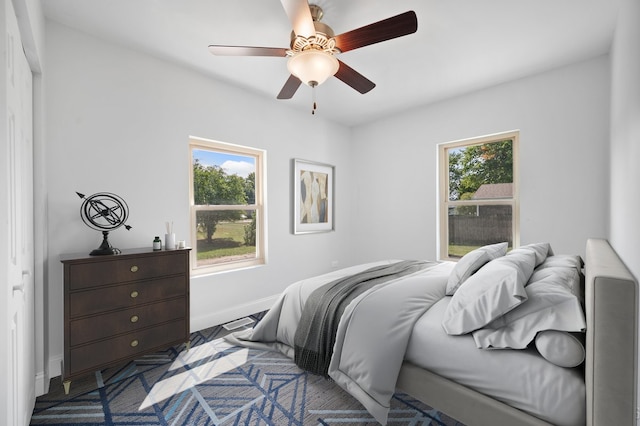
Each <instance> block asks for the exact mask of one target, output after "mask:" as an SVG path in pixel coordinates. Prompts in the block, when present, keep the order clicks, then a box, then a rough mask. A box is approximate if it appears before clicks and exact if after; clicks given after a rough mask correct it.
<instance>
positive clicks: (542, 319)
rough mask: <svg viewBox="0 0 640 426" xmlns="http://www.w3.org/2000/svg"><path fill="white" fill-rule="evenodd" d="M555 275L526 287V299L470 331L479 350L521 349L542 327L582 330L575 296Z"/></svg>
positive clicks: (580, 316)
mask: <svg viewBox="0 0 640 426" xmlns="http://www.w3.org/2000/svg"><path fill="white" fill-rule="evenodd" d="M558 279H559V278H558V276H557V275H550V276H548V277H545V278H543V279H542V280H540V281H536V282H533V283H530V284H529V285H528V286H527V289H526V292H527V296H528V298H527V300H526V302H523V303H522V304H521V305H520V306H518V307H517V308H515V309H513V310H512V311H511V312H509V313H507V314H505V315H503V316H501V317H499V318H497V319H496V320H494V321H493V322H491V323H490V324H489V325H487V326H486V327H484V328H482V329H480V330H476V331H474V332H473V339H474V340H475V342H476V346H477V347H478V348H482V349H500V348H512V349H524V348H526V347H527V346H528V345H529V343H531V342H532V341H533V339H534V338H535V336H536V334H537V333H538V332H540V331H544V330H559V331H573V332H578V331H583V330H584V329H585V328H586V321H585V318H584V311H583V309H582V305H581V303H580V301H579V299H578V297H576V296H575V295H574V294H573V293H572V292H571V291H570V290H569V288H567V287H566V286H564V285H562V284H559V281H558Z"/></svg>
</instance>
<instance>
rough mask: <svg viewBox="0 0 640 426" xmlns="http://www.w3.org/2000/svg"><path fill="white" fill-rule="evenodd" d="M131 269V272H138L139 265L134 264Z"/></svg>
mask: <svg viewBox="0 0 640 426" xmlns="http://www.w3.org/2000/svg"><path fill="white" fill-rule="evenodd" d="M130 271H131V272H138V266H137V265H133V266H132V267H131V268H130Z"/></svg>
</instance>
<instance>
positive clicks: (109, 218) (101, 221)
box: [76, 192, 131, 256]
mask: <svg viewBox="0 0 640 426" xmlns="http://www.w3.org/2000/svg"><path fill="white" fill-rule="evenodd" d="M76 194H78V197H80V198H82V199H83V200H84V201H83V202H82V205H81V206H80V217H82V221H83V222H84V223H85V224H86V225H87V226H88V227H89V228H91V229H95V230H96V231H102V244H101V245H100V247H98V248H97V249H95V250H93V251H92V252H91V253H89V254H90V255H91V256H100V255H106V254H119V253H120V250H119V249H117V248H115V247H111V244H110V243H109V231H113V230H114V229H117V228H119V227H121V226H123V225H124V227H125V228H126V229H127V231H128V230H129V229H131V226H129V225H126V224H125V222H126V221H127V218H128V217H129V207H128V206H127V203H126V202H125V201H124V200H123V199H122V198H121V197H119V196H117V195H116V194H112V193H110V192H98V193H95V194H93V195H90V196H89V197H85V195H84V194H81V193H79V192H76Z"/></svg>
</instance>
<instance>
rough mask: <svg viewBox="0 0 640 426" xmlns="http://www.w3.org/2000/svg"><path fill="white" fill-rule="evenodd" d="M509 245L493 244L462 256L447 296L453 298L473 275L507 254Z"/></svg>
mask: <svg viewBox="0 0 640 426" xmlns="http://www.w3.org/2000/svg"><path fill="white" fill-rule="evenodd" d="M508 246H509V244H508V243H498V244H491V245H487V246H483V247H480V248H477V249H475V250H473V251H470V252H469V253H467V254H465V255H464V256H462V258H461V259H460V260H459V261H458V263H456V266H454V268H453V271H451V275H449V280H448V281H447V290H446V294H447V296H452V295H453V294H454V293H455V292H456V290H457V289H458V287H460V285H461V284H462V283H463V282H465V280H466V279H467V278H469V277H470V276H471V275H473V274H474V273H475V272H476V271H477V270H478V269H480V268H481V267H482V266H483V265H484V264H486V263H487V262H489V261H491V260H493V259H497V258H498V257H502V256H504V255H505V254H506V253H507V247H508Z"/></svg>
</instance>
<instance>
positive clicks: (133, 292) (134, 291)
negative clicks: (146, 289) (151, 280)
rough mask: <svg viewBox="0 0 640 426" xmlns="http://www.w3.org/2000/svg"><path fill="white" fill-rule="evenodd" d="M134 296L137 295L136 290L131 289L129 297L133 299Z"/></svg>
mask: <svg viewBox="0 0 640 426" xmlns="http://www.w3.org/2000/svg"><path fill="white" fill-rule="evenodd" d="M136 297H138V292H137V291H136V290H133V291H132V292H131V298H132V299H135V298H136Z"/></svg>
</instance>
